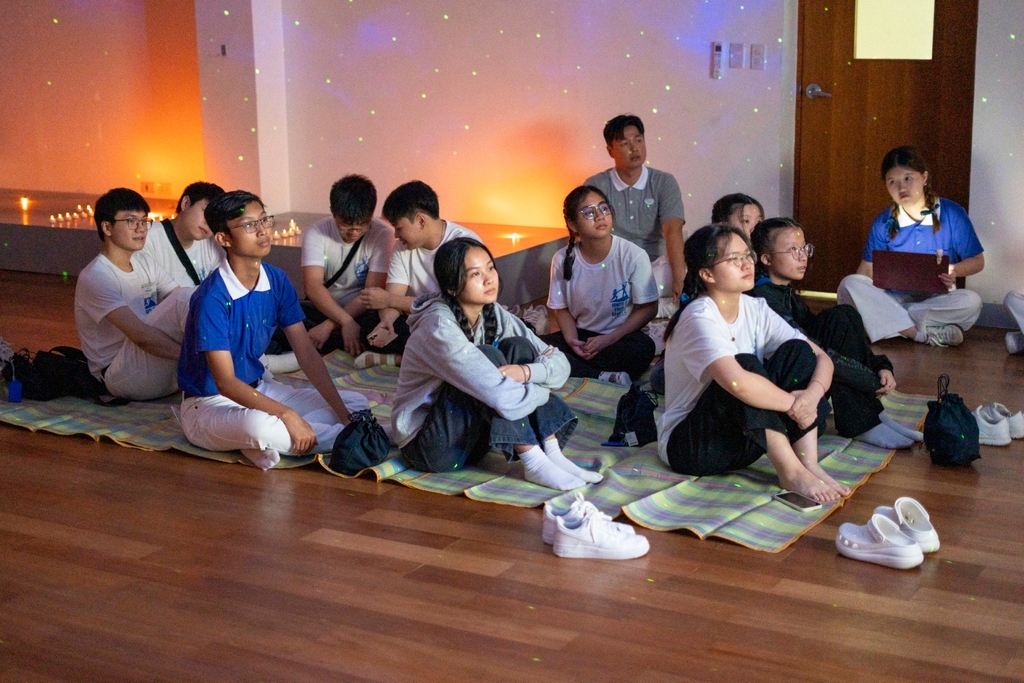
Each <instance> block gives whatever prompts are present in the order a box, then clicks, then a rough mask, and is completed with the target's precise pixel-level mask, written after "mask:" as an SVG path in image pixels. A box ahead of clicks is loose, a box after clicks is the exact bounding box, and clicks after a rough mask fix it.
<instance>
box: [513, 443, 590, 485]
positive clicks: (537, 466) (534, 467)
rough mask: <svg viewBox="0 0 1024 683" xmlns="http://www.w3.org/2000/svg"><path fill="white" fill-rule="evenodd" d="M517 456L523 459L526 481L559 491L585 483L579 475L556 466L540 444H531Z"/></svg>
mask: <svg viewBox="0 0 1024 683" xmlns="http://www.w3.org/2000/svg"><path fill="white" fill-rule="evenodd" d="M519 458H520V459H521V460H522V461H523V468H524V469H525V472H526V481H528V482H531V483H534V484H539V485H540V486H547V487H548V488H551V489H559V490H561V491H570V490H572V489H575V488H579V487H580V486H583V485H585V484H586V482H584V481H583V480H582V479H580V478H579V477H574V476H573V475H571V474H569V473H568V472H566V471H565V470H563V469H562V468H561V467H558V466H557V465H556V464H555V463H554V462H553V461H552V460H551V458H549V457H548V455H547V453H545V452H544V451H542V450H541V449H540V446H532V447H531V448H530V450H528V451H526V452H525V453H519ZM563 458H564V456H563Z"/></svg>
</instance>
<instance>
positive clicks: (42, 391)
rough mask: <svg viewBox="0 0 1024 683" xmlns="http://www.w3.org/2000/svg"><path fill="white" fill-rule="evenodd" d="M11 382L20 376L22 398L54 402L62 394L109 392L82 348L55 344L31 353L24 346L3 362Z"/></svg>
mask: <svg viewBox="0 0 1024 683" xmlns="http://www.w3.org/2000/svg"><path fill="white" fill-rule="evenodd" d="M3 377H4V379H6V380H7V381H8V382H10V381H11V379H12V378H17V379H18V381H20V382H21V384H22V397H23V398H27V399H29V400H31V401H51V400H53V399H55V398H60V397H61V396H76V397H78V398H85V399H90V400H94V401H96V400H98V399H99V398H100V397H101V396H103V395H105V394H106V393H107V390H106V387H104V386H103V382H101V381H99V380H98V379H96V378H95V377H93V376H92V374H91V373H90V372H89V362H88V361H87V360H86V358H85V354H84V353H82V351H81V350H80V349H76V348H74V347H73V346H55V347H53V348H52V349H51V350H49V351H37V352H36V353H35V354H29V352H28V350H27V349H22V350H21V351H19V352H18V353H16V354H15V355H14V357H12V358H11V360H10V361H9V362H8V363H7V364H6V365H4V368H3Z"/></svg>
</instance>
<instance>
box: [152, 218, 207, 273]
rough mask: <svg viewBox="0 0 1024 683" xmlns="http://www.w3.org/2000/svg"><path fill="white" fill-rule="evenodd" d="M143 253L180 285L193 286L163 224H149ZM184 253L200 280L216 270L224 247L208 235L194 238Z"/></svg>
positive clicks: (154, 222) (155, 222) (156, 222)
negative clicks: (203, 237)
mask: <svg viewBox="0 0 1024 683" xmlns="http://www.w3.org/2000/svg"><path fill="white" fill-rule="evenodd" d="M142 253H143V254H148V255H149V256H150V257H151V258H152V259H153V260H154V261H156V262H157V265H159V266H160V267H161V268H163V269H164V270H165V271H167V274H168V275H170V276H171V278H172V279H173V280H174V281H175V282H177V283H178V285H179V286H180V287H195V286H196V284H195V283H194V282H192V278H190V277H189V276H188V271H186V270H185V266H183V265H181V261H179V260H178V255H177V254H176V253H174V247H173V246H172V245H171V241H170V240H169V239H167V233H166V232H165V231H164V226H163V224H162V223H160V222H158V221H153V222H152V223H150V224H149V234H148V235H147V237H146V245H145V246H144V247H143V248H142ZM185 255H186V256H188V258H189V260H190V261H192V267H193V268H195V269H196V275H198V276H199V281H200V282H202V281H203V280H205V279H206V276H207V275H209V274H210V273H212V272H213V271H215V270H217V268H218V267H219V266H220V262H221V261H223V260H224V248H223V247H221V246H220V245H219V244H217V240H215V239H213V237H208V238H206V239H205V240H196V241H195V242H193V243H192V246H191V247H189V248H188V249H186V250H185Z"/></svg>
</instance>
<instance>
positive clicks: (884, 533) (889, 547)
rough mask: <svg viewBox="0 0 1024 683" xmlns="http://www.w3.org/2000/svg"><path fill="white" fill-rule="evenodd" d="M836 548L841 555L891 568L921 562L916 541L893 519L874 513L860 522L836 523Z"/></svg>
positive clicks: (922, 558) (904, 567) (921, 553)
mask: <svg viewBox="0 0 1024 683" xmlns="http://www.w3.org/2000/svg"><path fill="white" fill-rule="evenodd" d="M836 549H837V550H838V551H839V554H840V555H843V556H844V557H849V558H851V559H854V560H860V561H862V562H872V563H874V564H880V565H883V566H885V567H892V568H893V569H910V568H911V567H916V566H917V565H919V564H921V563H922V562H924V553H923V552H921V546H919V545H918V544H917V541H915V540H914V539H912V538H911V537H910V536H907V535H906V534H905V533H903V532H902V531H900V528H899V527H898V526H897V525H896V522H894V521H892V520H891V519H889V518H888V517H883V516H882V515H878V514H875V515H872V516H871V519H870V520H868V523H867V524H865V525H864V526H857V525H856V524H851V523H849V522H847V523H846V524H843V525H842V526H840V527H839V533H838V534H836Z"/></svg>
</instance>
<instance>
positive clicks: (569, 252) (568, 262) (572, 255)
mask: <svg viewBox="0 0 1024 683" xmlns="http://www.w3.org/2000/svg"><path fill="white" fill-rule="evenodd" d="M575 246H576V233H574V232H573V231H572V230H570V231H569V245H568V246H567V247H566V248H565V258H564V259H563V260H562V278H564V279H565V281H566V282H568V281H569V280H571V279H572V264H574V263H576V250H575Z"/></svg>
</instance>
